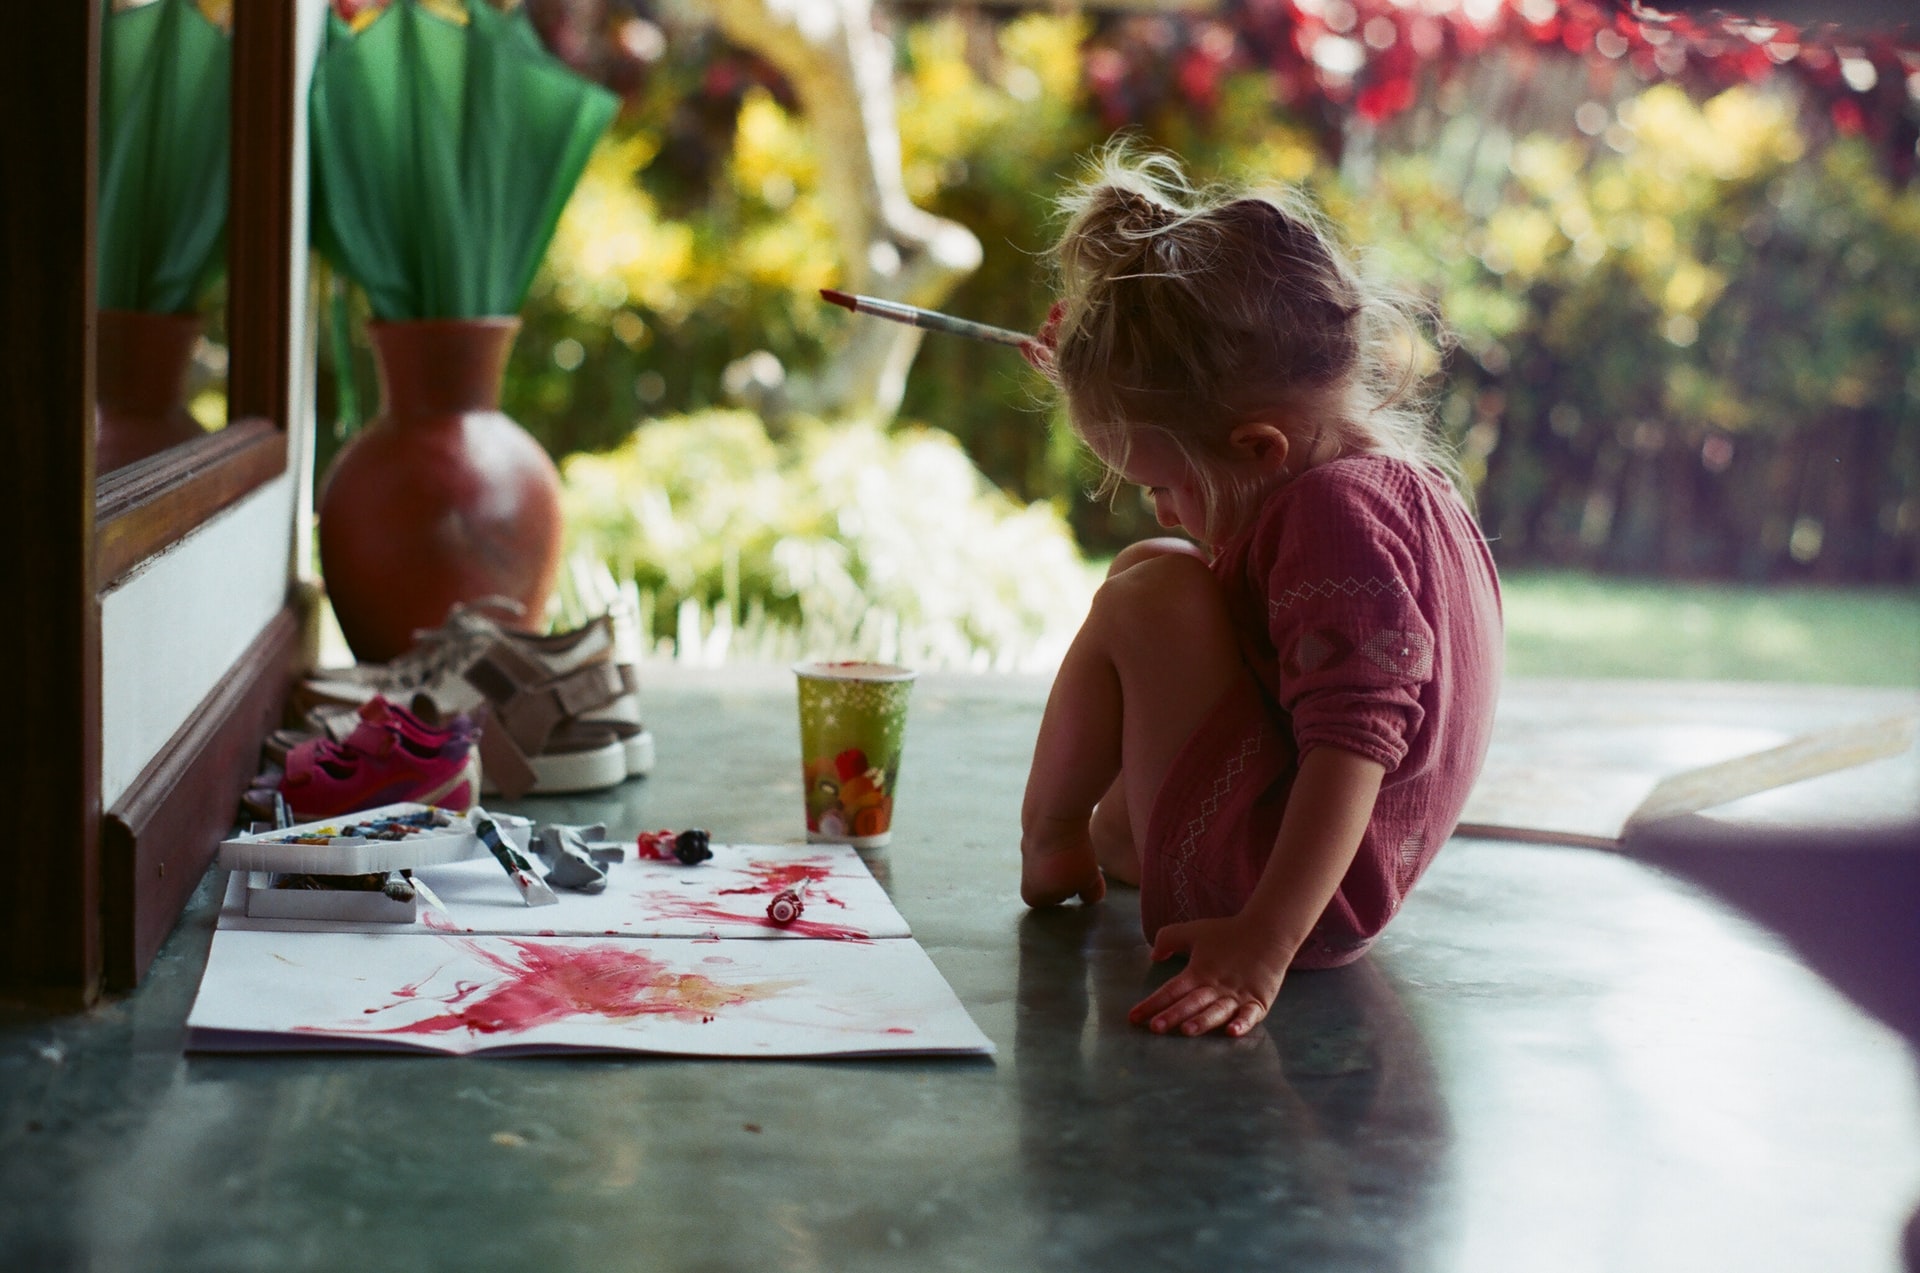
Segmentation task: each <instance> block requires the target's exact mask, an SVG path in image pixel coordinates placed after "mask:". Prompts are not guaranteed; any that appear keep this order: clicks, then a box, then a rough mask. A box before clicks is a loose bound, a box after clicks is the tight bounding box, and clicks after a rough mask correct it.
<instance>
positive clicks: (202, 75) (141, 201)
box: [98, 0, 232, 314]
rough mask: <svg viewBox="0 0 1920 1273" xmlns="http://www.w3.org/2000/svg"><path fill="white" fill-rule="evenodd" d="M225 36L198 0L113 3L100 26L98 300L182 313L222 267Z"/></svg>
mask: <svg viewBox="0 0 1920 1273" xmlns="http://www.w3.org/2000/svg"><path fill="white" fill-rule="evenodd" d="M231 62H232V59H231V57H230V55H229V50H228V41H227V37H226V36H225V35H224V34H222V33H221V31H220V29H219V28H218V27H216V26H214V25H213V24H212V23H211V22H209V21H207V19H206V18H205V17H204V16H203V15H202V14H201V12H200V10H199V9H198V8H196V7H195V6H194V4H193V0H155V2H154V3H152V4H145V5H141V6H139V7H138V8H132V9H125V10H122V11H121V12H119V13H111V12H109V13H107V14H106V16H105V17H104V19H103V21H102V24H101V35H100V190H99V205H98V209H99V210H98V216H99V234H98V238H99V244H98V247H99V270H100V277H99V303H100V305H101V307H102V308H104V309H128V310H138V311H141V312H143V313H150V314H177V313H184V312H187V311H189V310H191V309H193V307H194V303H195V301H196V300H197V299H198V298H199V295H200V292H201V290H202V289H203V288H204V287H205V285H206V283H207V281H208V280H209V279H210V278H211V277H212V275H213V274H214V273H215V272H216V271H217V270H218V269H219V266H220V253H221V247H222V231H224V230H225V228H226V223H227V167H228V154H227V120H228V111H229V107H228V100H227V85H228V81H229V78H230V68H231Z"/></svg>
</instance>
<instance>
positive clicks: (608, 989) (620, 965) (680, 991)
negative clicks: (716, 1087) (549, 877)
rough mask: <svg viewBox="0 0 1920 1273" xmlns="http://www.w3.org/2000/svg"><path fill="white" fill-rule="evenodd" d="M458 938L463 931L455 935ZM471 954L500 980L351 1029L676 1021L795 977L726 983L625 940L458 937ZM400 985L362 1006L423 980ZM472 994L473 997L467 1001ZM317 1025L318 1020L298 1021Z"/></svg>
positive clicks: (492, 1030)
mask: <svg viewBox="0 0 1920 1273" xmlns="http://www.w3.org/2000/svg"><path fill="white" fill-rule="evenodd" d="M455 940H457V941H458V940H460V939H457V938H456V939H455ZM460 944H461V945H463V946H465V947H466V948H467V949H468V950H469V951H471V952H472V953H473V954H474V955H475V956H476V957H478V958H479V959H481V960H483V961H484V962H486V963H488V964H491V965H492V966H493V967H494V968H496V969H498V970H499V971H500V972H501V973H503V974H505V980H503V981H499V982H492V983H488V982H461V983H457V984H456V985H455V986H454V989H453V991H452V992H451V993H450V994H447V995H445V996H442V997H440V998H439V999H438V1000H437V1002H439V1003H441V1004H443V1005H445V1006H446V1007H447V1008H449V1009H450V1011H446V1012H441V1013H439V1014H437V1015H435V1016H431V1017H427V1018H425V1019H424V1020H420V1021H414V1022H409V1023H408V1024H406V1025H397V1026H389V1027H387V1028H385V1029H379V1030H356V1031H353V1033H356V1034H448V1033H451V1032H453V1031H456V1030H465V1031H467V1032H468V1033H470V1034H501V1033H514V1032H519V1031H524V1030H531V1029H533V1028H535V1027H537V1026H543V1025H552V1024H554V1023H555V1022H559V1021H565V1020H568V1019H570V1018H574V1017H600V1018H603V1019H605V1020H608V1021H628V1020H632V1019H634V1018H637V1017H646V1016H662V1017H671V1018H673V1019H675V1020H678V1021H689V1022H691V1021H701V1022H706V1021H712V1020H713V1019H714V1016H715V1014H717V1013H718V1012H719V1011H721V1010H722V1009H725V1008H731V1007H737V1006H739V1005H740V1004H744V1003H751V1002H753V1001H755V1000H757V999H765V998H768V997H770V996H772V995H775V994H778V993H779V992H780V991H782V990H784V989H786V988H787V987H788V986H790V985H792V984H793V983H792V982H783V981H766V982H748V983H742V984H738V985H724V984H722V983H720V982H717V981H715V980H713V979H712V978H711V977H706V976H702V975H701V974H699V973H682V972H674V971H673V970H672V969H670V968H669V967H667V965H666V964H665V963H663V962H662V961H660V960H657V959H654V958H651V957H650V956H648V955H646V954H643V953H641V952H640V951H637V950H635V949H634V948H633V947H632V946H631V945H629V944H625V943H619V944H608V943H603V944H599V945H593V946H557V945H548V944H546V943H542V942H533V941H518V940H511V939H509V940H507V942H506V944H507V945H508V946H510V947H512V948H513V951H514V954H513V955H506V954H502V953H498V952H496V951H494V950H490V949H488V948H486V947H484V946H481V945H479V944H478V943H475V942H468V941H460ZM430 979H431V978H430V977H429V978H426V979H423V980H422V981H420V982H415V983H413V984H412V985H408V986H402V987H401V988H400V989H399V990H397V991H395V992H394V996H395V998H394V1002H393V1003H390V1004H387V1005H385V1006H383V1007H379V1008H370V1009H367V1012H368V1013H369V1014H373V1013H378V1012H385V1011H388V1010H389V1009H392V1008H396V1007H399V1006H400V1005H401V1004H402V1003H405V1002H407V1001H408V1000H411V999H414V998H417V997H419V994H420V987H421V986H422V985H424V984H425V981H426V980H430ZM468 999H472V1002H471V1003H467V1002H465V1001H466V1000H468ZM302 1028H305V1029H314V1030H316V1031H318V1032H321V1033H326V1032H327V1031H325V1030H320V1029H319V1028H318V1027H302Z"/></svg>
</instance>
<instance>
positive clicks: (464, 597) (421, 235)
mask: <svg viewBox="0 0 1920 1273" xmlns="http://www.w3.org/2000/svg"><path fill="white" fill-rule="evenodd" d="M617 104H618V102H617V99H616V98H615V97H614V95H613V94H611V93H609V92H608V91H607V90H605V89H603V88H601V87H599V86H598V85H596V84H593V83H591V82H589V81H587V80H585V79H582V78H581V77H579V76H578V75H576V74H574V72H573V71H572V70H570V69H569V68H568V67H567V66H566V65H565V64H564V63H562V62H560V61H559V60H558V59H557V58H555V57H553V56H552V55H551V54H549V53H548V52H547V51H546V50H545V49H544V48H543V47H542V46H541V44H540V41H539V37H538V36H537V35H536V34H535V32H534V30H533V27H532V25H531V23H530V22H529V21H528V20H527V18H526V15H525V14H524V12H517V11H516V12H514V13H511V14H508V13H502V12H500V11H498V10H496V9H494V8H492V7H491V6H490V5H489V4H487V3H485V2H484V0H469V3H468V4H467V6H466V8H465V9H464V10H459V9H450V6H449V5H448V4H447V3H444V0H443V2H440V3H436V4H435V5H434V6H433V7H432V8H429V7H428V6H427V5H426V4H424V3H421V2H420V0H394V3H392V4H391V5H390V6H388V7H387V8H386V9H384V10H380V11H367V12H363V13H361V14H360V15H358V18H357V19H356V20H354V21H351V22H350V21H348V20H346V19H343V18H342V17H340V15H339V13H338V12H337V11H336V12H335V14H334V15H333V16H332V17H331V19H330V25H329V31H328V37H327V44H326V47H325V49H324V50H323V51H322V53H321V55H320V59H319V61H318V63H317V65H316V66H315V69H314V77H313V86H312V90H311V106H310V109H311V112H312V122H313V158H314V167H313V177H314V192H315V197H314V237H315V241H316V244H317V245H318V246H319V248H320V250H321V251H322V253H324V254H325V255H326V256H327V257H328V258H329V260H331V261H332V263H333V264H334V267H335V268H336V269H337V270H338V272H339V273H340V274H341V275H343V276H344V277H345V278H347V279H350V280H351V281H352V282H353V283H355V284H357V285H358V286H359V287H360V288H361V289H362V290H363V291H364V292H365V294H366V297H367V302H368V305H369V308H370V309H371V311H372V314H373V321H372V322H370V323H369V324H368V328H367V332H368V339H369V343H370V344H371V346H372V348H373V353H374V362H375V368H376V372H377V374H378V377H379V382H380V406H379V409H378V411H377V413H376V414H375V416H374V418H373V419H372V420H370V421H369V422H368V423H367V424H366V425H365V426H364V427H362V428H361V429H360V430H359V431H358V432H357V433H355V434H354V436H353V437H352V438H351V439H349V441H348V442H347V444H346V445H345V446H344V447H343V448H342V449H341V450H340V452H339V453H338V454H337V455H336V456H335V457H334V460H333V463H332V464H331V465H330V466H329V468H328V471H327V474H326V476H325V478H324V479H323V481H322V483H321V490H320V496H319V501H318V512H319V543H320V567H321V574H322V577H323V578H324V580H325V583H326V587H327V592H328V595H329V598H330V599H331V601H332V603H333V608H334V613H335V615H336V617H337V618H338V619H339V621H340V628H341V632H342V634H343V635H344V636H345V637H346V639H347V643H348V645H349V646H350V647H352V649H353V652H354V654H355V656H356V657H358V658H360V659H361V660H363V661H372V662H384V661H386V660H389V659H391V658H393V657H394V656H395V655H397V654H400V653H401V652H403V651H404V650H405V649H407V647H408V646H409V645H410V644H411V643H412V640H413V634H414V633H415V632H416V631H418V630H420V629H422V628H430V627H434V626H437V625H438V624H440V623H441V622H442V620H443V619H444V618H445V617H446V614H447V612H448V611H449V610H450V609H451V608H452V607H453V606H454V605H455V604H457V603H460V602H471V601H478V600H481V599H483V598H487V597H506V598H509V599H511V600H512V601H514V602H515V603H517V604H518V605H519V607H520V613H521V615H522V616H523V619H524V621H525V622H527V623H529V624H531V623H534V622H537V621H538V620H539V619H540V618H541V617H542V616H543V614H544V612H545V608H546V603H547V599H548V596H549V595H550V594H551V592H552V590H553V586H554V581H555V577H556V575H557V573H558V570H559V562H560V536H561V523H560V505H559V491H560V484H559V474H558V473H557V471H556V470H555V468H554V465H553V461H552V460H551V459H550V458H549V457H548V456H547V454H546V452H545V451H544V450H543V449H542V448H541V447H540V445H539V444H538V443H537V442H535V441H534V440H533V438H532V437H531V436H529V435H528V434H527V432H526V431H525V430H524V429H522V428H521V427H520V426H519V425H518V424H517V423H515V422H514V421H513V420H511V419H509V418H508V417H507V416H506V415H504V414H503V413H502V412H501V411H500V409H499V402H500V384H501V377H502V375H503V373H504V371H505V368H506V361H507V356H508V354H509V352H510V351H511V349H512V345H513V339H514V336H515V334H516V333H517V332H518V330H519V326H520V322H519V318H518V314H519V310H520V307H521V305H522V303H523V302H524V301H525V299H526V295H527V289H528V288H529V286H530V285H531V284H532V282H533V276H534V272H535V270H536V269H538V267H539V264H540V260H541V258H542V257H543V256H544V255H545V253H546V250H547V246H548V244H549V242H550V241H551V240H552V237H553V231H554V226H555V224H556V223H557V222H558V220H559V218H560V212H561V209H562V208H563V207H564V205H565V204H566V201H567V198H568V196H569V195H570V194H571V193H572V191H573V187H574V185H575V183H576V182H577V181H578V180H579V177H580V173H581V170H582V169H583V168H584V167H585V165H586V161H587V157H588V154H589V152H590V151H591V150H592V149H593V146H594V143H595V142H596V141H597V140H598V139H599V137H600V135H601V133H602V132H604V131H605V129H606V127H607V125H608V123H610V122H611V120H612V118H613V114H614V111H615V109H616V107H617Z"/></svg>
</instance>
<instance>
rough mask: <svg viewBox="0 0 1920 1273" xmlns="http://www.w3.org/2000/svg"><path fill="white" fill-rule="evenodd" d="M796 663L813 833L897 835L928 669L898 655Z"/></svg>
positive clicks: (877, 839)
mask: <svg viewBox="0 0 1920 1273" xmlns="http://www.w3.org/2000/svg"><path fill="white" fill-rule="evenodd" d="M793 670H794V674H795V675H796V676H798V677H799V678H800V769H801V778H802V783H803V785H804V788H805V791H806V801H807V840H808V841H809V842H810V843H833V844H851V845H853V846H855V847H856V848H862V849H870V848H878V847H879V846H880V845H883V844H885V843H887V841H889V840H891V839H892V838H893V790H894V781H895V780H896V779H897V778H898V777H899V776H900V744H901V739H902V737H903V736H904V735H905V734H906V732H907V695H908V694H909V693H910V692H911V691H912V689H913V678H914V677H916V676H918V675H920V674H919V673H918V672H915V671H913V670H912V669H910V668H904V667H895V666H894V665H893V664H890V663H857V662H851V663H796V664H794V666H793Z"/></svg>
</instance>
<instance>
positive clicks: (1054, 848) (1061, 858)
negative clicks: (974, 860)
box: [1020, 819, 1107, 906]
mask: <svg viewBox="0 0 1920 1273" xmlns="http://www.w3.org/2000/svg"><path fill="white" fill-rule="evenodd" d="M1106 894H1107V881H1106V878H1105V877H1104V876H1102V875H1101V874H1100V864H1099V863H1098V862H1097V861H1096V860H1095V859H1094V855H1093V839H1092V837H1091V835H1090V834H1089V833H1088V829H1087V823H1086V820H1085V819H1080V820H1079V821H1077V822H1059V821H1049V822H1048V823H1046V824H1044V825H1043V826H1042V827H1040V828H1038V829H1036V830H1032V831H1029V832H1027V833H1026V834H1025V835H1023V836H1021V837H1020V900H1022V901H1024V902H1025V903H1026V904H1027V905H1029V906H1058V905H1060V904H1061V903H1062V902H1065V901H1068V900H1069V899H1071V898H1075V897H1078V898H1079V899H1080V900H1081V901H1083V902H1097V901H1099V900H1100V899H1101V898H1103V897H1105V896H1106Z"/></svg>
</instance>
